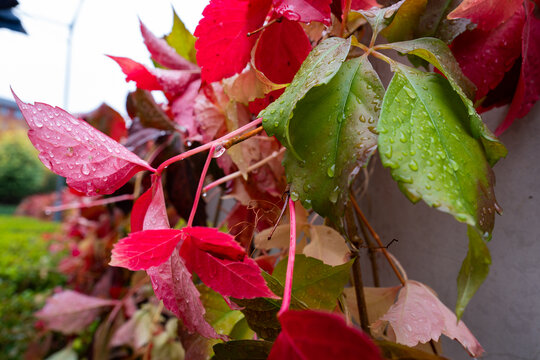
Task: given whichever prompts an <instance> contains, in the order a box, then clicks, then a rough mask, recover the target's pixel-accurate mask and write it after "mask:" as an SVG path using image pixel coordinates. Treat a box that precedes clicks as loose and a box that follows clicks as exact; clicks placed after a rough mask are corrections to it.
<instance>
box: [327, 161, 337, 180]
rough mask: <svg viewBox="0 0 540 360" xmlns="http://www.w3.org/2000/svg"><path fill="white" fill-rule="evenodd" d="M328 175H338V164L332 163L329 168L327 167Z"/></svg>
mask: <svg viewBox="0 0 540 360" xmlns="http://www.w3.org/2000/svg"><path fill="white" fill-rule="evenodd" d="M326 175H328V177H331V178H333V177H334V176H335V175H336V164H332V166H330V167H329V168H328V169H326Z"/></svg>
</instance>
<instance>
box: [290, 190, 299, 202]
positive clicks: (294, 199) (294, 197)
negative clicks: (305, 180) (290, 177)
mask: <svg viewBox="0 0 540 360" xmlns="http://www.w3.org/2000/svg"><path fill="white" fill-rule="evenodd" d="M299 197H300V195H298V193H297V192H296V191H294V190H293V191H291V200H292V201H298V198H299Z"/></svg>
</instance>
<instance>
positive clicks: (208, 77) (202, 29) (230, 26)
mask: <svg viewBox="0 0 540 360" xmlns="http://www.w3.org/2000/svg"><path fill="white" fill-rule="evenodd" d="M271 4H272V0H212V1H211V2H210V4H209V5H208V6H207V7H206V8H205V9H204V11H203V18H202V20H201V21H200V22H199V25H198V26H197V29H195V33H194V35H195V36H196V37H197V41H196V42H195V48H196V49H197V63H198V64H199V66H200V67H201V72H202V73H201V75H202V79H203V80H204V81H206V82H209V83H210V82H214V81H218V80H221V79H223V78H225V77H229V76H231V75H234V74H236V73H239V72H241V71H242V70H243V69H244V67H245V66H246V64H247V62H248V61H249V58H250V55H251V49H252V48H253V45H255V41H257V38H258V36H259V33H256V34H253V35H251V36H248V35H247V34H248V33H249V32H252V31H254V30H257V29H259V28H260V27H261V26H262V25H263V23H264V20H265V18H266V15H267V14H268V11H269V10H270V5H271Z"/></svg>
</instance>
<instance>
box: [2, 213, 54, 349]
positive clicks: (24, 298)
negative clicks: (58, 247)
mask: <svg viewBox="0 0 540 360" xmlns="http://www.w3.org/2000/svg"><path fill="white" fill-rule="evenodd" d="M1 209H4V208H1ZM58 229H59V224H57V223H52V222H45V221H40V220H36V219H33V218H26V217H14V216H8V215H0V319H1V325H0V354H2V358H3V359H20V358H22V357H23V356H22V355H23V352H24V350H25V348H26V345H27V344H28V342H29V341H30V339H31V337H32V335H33V327H34V318H33V313H34V311H36V310H38V309H39V308H40V307H41V306H42V305H43V299H44V298H45V295H47V294H50V292H51V291H52V289H53V288H54V287H55V286H57V285H61V284H63V283H64V278H63V276H61V275H60V274H58V273H57V272H56V271H55V268H56V262H57V259H58V255H55V256H53V255H51V254H50V253H49V252H48V244H47V242H46V241H45V240H44V239H43V238H42V235H43V234H44V233H52V232H55V231H57V230H58Z"/></svg>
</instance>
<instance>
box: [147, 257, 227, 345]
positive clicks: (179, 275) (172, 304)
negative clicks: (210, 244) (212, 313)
mask: <svg viewBox="0 0 540 360" xmlns="http://www.w3.org/2000/svg"><path fill="white" fill-rule="evenodd" d="M146 272H147V273H148V275H149V276H150V280H151V281H152V287H153V288H154V292H155V293H156V297H157V298H158V299H160V300H163V304H164V305H165V307H166V308H167V309H169V310H170V311H171V312H172V313H173V314H175V315H176V316H177V317H178V318H180V319H181V320H182V321H183V323H184V325H185V326H186V328H187V329H188V330H189V331H191V332H197V333H199V334H200V335H202V336H204V337H206V338H214V339H217V338H222V339H225V337H223V336H220V335H218V334H217V333H216V331H215V330H214V328H213V327H212V326H211V325H210V324H208V322H207V321H206V320H205V318H204V314H205V312H206V310H205V309H204V306H203V304H202V302H201V299H200V298H199V295H200V293H199V291H198V290H197V288H196V287H195V285H194V284H193V281H192V280H191V274H190V272H189V271H188V270H187V269H186V266H185V265H184V261H183V260H182V259H181V258H180V256H178V253H177V252H176V251H174V252H173V253H172V255H171V257H170V258H169V259H168V260H167V261H166V262H164V263H162V264H161V265H159V266H155V267H151V268H149V269H148V270H147V271H146Z"/></svg>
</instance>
